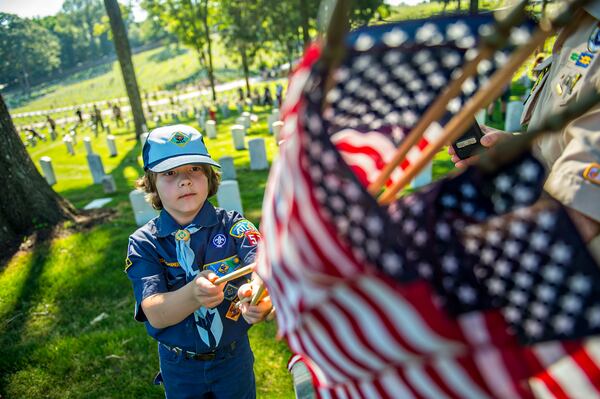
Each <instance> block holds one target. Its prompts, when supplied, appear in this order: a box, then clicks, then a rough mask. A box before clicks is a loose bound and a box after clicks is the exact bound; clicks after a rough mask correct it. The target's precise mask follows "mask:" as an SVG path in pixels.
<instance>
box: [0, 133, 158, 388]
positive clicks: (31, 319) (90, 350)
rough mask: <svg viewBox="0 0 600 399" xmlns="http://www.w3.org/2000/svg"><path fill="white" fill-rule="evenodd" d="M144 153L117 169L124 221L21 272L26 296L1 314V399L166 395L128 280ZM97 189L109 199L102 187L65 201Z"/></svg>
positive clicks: (39, 252) (42, 256)
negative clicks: (136, 177)
mask: <svg viewBox="0 0 600 399" xmlns="http://www.w3.org/2000/svg"><path fill="white" fill-rule="evenodd" d="M137 154H139V144H138V145H136V146H134V147H133V148H132V149H131V150H130V151H129V152H128V153H127V155H126V156H125V157H124V158H123V160H122V161H121V162H120V164H119V165H118V166H117V167H116V168H115V169H113V170H112V174H113V176H114V177H115V180H116V181H117V184H118V187H119V191H118V192H117V193H115V194H113V196H114V197H115V200H116V203H115V202H113V203H112V204H111V205H112V206H114V207H116V209H117V216H116V217H115V218H113V219H112V220H110V221H109V222H107V223H104V224H101V225H97V226H95V227H93V228H92V229H90V230H86V231H80V232H74V233H73V234H71V235H69V236H66V237H62V238H60V239H58V240H53V241H51V242H42V243H39V244H38V245H36V246H34V247H33V249H32V252H31V253H30V255H29V256H28V257H27V258H26V259H27V260H24V261H23V264H20V265H18V267H19V268H23V270H25V274H26V275H25V276H24V277H23V279H22V284H21V288H20V290H18V291H17V292H16V295H15V297H14V298H11V303H12V304H13V305H12V306H11V305H8V308H6V307H5V308H4V309H2V307H1V306H0V310H2V313H3V314H2V317H3V319H2V320H0V395H7V396H8V397H31V398H35V397H156V398H159V397H164V394H163V392H162V390H161V389H160V388H158V387H154V386H152V384H151V379H152V377H153V375H154V373H155V372H156V370H157V367H158V365H157V362H156V359H155V355H154V353H155V350H156V347H155V344H154V343H153V342H152V340H151V339H150V338H149V337H148V336H147V335H146V334H145V331H144V329H143V328H141V326H140V325H138V324H137V323H135V322H132V311H131V310H132V309H133V298H132V295H131V287H130V284H129V281H128V279H127V277H126V276H125V275H124V273H123V269H124V259H125V256H126V248H127V237H128V236H129V234H131V233H132V232H133V231H134V230H135V229H136V228H137V227H136V225H135V223H134V220H133V216H132V213H131V207H130V206H129V201H128V199H127V194H128V193H129V191H130V189H131V187H130V184H129V183H128V181H127V178H126V175H125V172H124V171H125V169H126V168H127V167H129V166H133V167H137V166H136V165H137V164H136V162H137V161H136V159H135V158H136V157H137ZM137 168H139V167H137ZM90 190H92V191H97V190H99V192H98V194H99V195H100V194H101V191H102V189H101V188H99V187H96V186H95V187H91V188H83V189H78V190H70V191H69V192H66V193H63V195H64V196H65V197H67V198H71V199H75V200H76V201H80V202H81V201H82V200H83V199H84V198H85V197H87V200H89V199H90V197H91V196H92V197H93V196H95V194H93V193H92V194H90ZM102 195H104V194H102ZM104 196H106V195H104ZM113 201H114V200H113ZM94 320H96V321H95V322H94ZM150 360H152V361H150ZM136 370H137V371H136ZM90 375H93V376H94V378H89V377H90ZM140 375H142V376H143V377H140ZM31 379H34V380H35V384H32V383H31V382H30V380H31ZM59 386H61V387H63V388H58V387H59ZM64 387H68V388H64ZM65 389H66V391H65ZM65 392H68V394H64V396H62V395H63V393H65ZM92 392H93V394H92Z"/></svg>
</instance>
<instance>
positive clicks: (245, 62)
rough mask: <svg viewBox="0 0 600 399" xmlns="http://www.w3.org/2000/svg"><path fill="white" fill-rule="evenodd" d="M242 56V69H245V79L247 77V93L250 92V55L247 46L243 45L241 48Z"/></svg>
mask: <svg viewBox="0 0 600 399" xmlns="http://www.w3.org/2000/svg"><path fill="white" fill-rule="evenodd" d="M240 56H241V57H242V69H243V70H244V79H246V93H248V94H249V93H250V80H249V76H248V75H249V72H248V56H247V55H246V48H245V47H244V46H242V47H241V48H240Z"/></svg>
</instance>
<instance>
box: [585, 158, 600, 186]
mask: <svg viewBox="0 0 600 399" xmlns="http://www.w3.org/2000/svg"><path fill="white" fill-rule="evenodd" d="M583 178H584V179H585V180H587V181H591V182H592V183H595V184H600V164H597V163H591V164H589V165H588V167H587V168H585V170H584V171H583Z"/></svg>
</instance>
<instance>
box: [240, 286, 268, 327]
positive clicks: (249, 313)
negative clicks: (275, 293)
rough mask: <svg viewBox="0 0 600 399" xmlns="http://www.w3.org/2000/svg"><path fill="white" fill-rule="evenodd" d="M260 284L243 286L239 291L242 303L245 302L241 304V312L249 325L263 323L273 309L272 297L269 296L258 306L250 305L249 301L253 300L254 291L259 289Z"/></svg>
mask: <svg viewBox="0 0 600 399" xmlns="http://www.w3.org/2000/svg"><path fill="white" fill-rule="evenodd" d="M259 284H260V283H257V282H254V281H253V282H251V283H248V284H244V285H242V286H241V287H240V289H239V290H238V298H240V301H243V302H240V311H241V312H242V316H243V317H244V320H246V322H247V323H248V324H256V323H259V322H261V321H263V320H264V319H265V317H267V315H268V314H269V312H270V311H271V309H272V307H273V305H272V304H271V297H270V296H268V295H267V296H265V297H264V298H263V299H262V300H261V301H260V302H258V303H257V304H256V305H250V301H249V300H248V299H249V298H252V295H253V292H254V291H253V290H256V289H258V286H259Z"/></svg>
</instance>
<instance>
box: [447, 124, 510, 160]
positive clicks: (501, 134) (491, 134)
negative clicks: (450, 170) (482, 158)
mask: <svg viewBox="0 0 600 399" xmlns="http://www.w3.org/2000/svg"><path fill="white" fill-rule="evenodd" d="M480 127H481V131H482V132H483V134H484V136H483V137H482V138H481V145H483V146H484V147H487V148H490V147H493V146H494V145H496V143H497V142H498V141H500V140H502V139H503V138H506V137H508V136H510V134H511V133H508V132H505V131H503V130H498V129H494V128H493V127H489V126H486V125H481V126H480ZM448 154H450V155H452V158H451V160H452V162H454V166H456V167H457V168H464V167H467V166H469V165H471V164H473V163H475V162H477V160H478V159H479V156H477V155H475V156H472V157H470V158H467V159H460V158H459V157H458V156H457V155H456V153H455V152H454V148H452V146H449V147H448Z"/></svg>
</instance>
